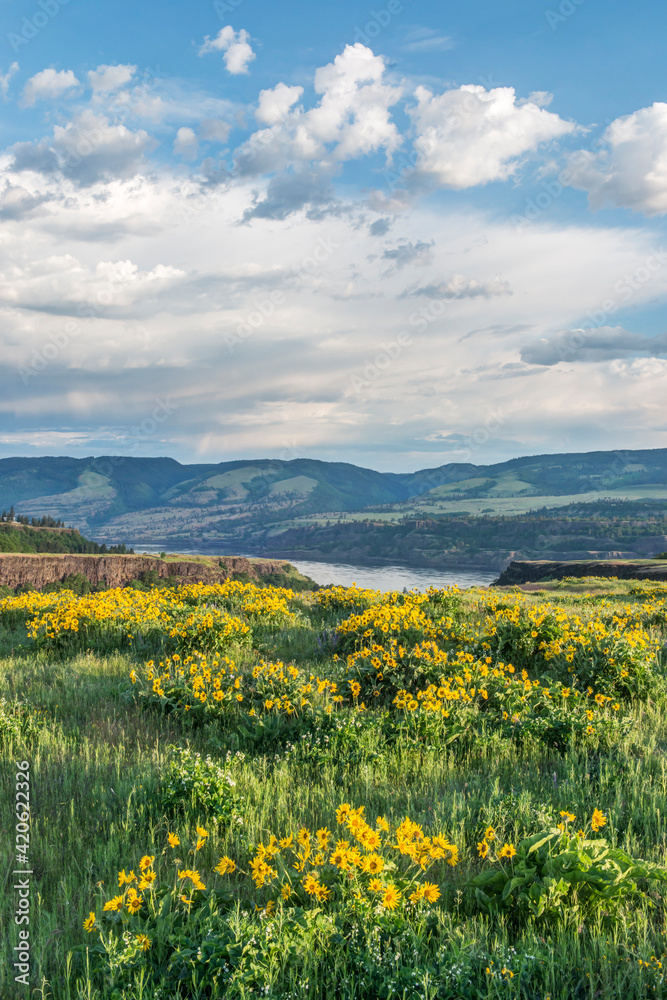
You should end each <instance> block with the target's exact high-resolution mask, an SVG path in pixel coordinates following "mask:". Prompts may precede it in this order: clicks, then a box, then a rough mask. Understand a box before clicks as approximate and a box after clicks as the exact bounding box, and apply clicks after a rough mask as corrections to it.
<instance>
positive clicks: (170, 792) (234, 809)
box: [159, 746, 243, 826]
mask: <svg viewBox="0 0 667 1000" xmlns="http://www.w3.org/2000/svg"><path fill="white" fill-rule="evenodd" d="M169 749H170V750H171V751H172V757H171V760H170V761H169V765H168V770H167V774H166V777H165V780H164V783H163V785H162V788H161V792H160V804H159V805H160V809H161V810H162V811H164V812H168V813H178V812H182V813H185V814H186V815H188V814H189V815H191V816H212V817H215V819H216V820H217V822H218V823H219V824H222V825H225V826H228V825H230V824H232V823H241V815H240V813H241V808H242V803H243V799H242V798H241V796H240V795H239V794H238V792H237V791H236V782H235V781H234V779H233V778H232V776H231V774H230V770H229V768H228V767H222V766H221V765H220V764H218V763H216V762H215V761H214V760H211V758H210V757H206V758H204V757H202V755H201V754H199V753H194V752H193V751H192V750H189V749H183V748H181V747H177V746H170V747H169Z"/></svg>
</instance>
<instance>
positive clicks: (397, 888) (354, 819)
mask: <svg viewBox="0 0 667 1000" xmlns="http://www.w3.org/2000/svg"><path fill="white" fill-rule="evenodd" d="M364 812H365V810H364V807H363V806H359V807H358V808H356V809H353V808H352V806H351V805H350V804H349V803H343V805H341V806H339V807H338V809H337V810H336V819H337V822H338V824H339V825H340V826H344V827H346V829H347V831H348V837H349V838H350V839H348V838H340V839H338V840H336V839H335V837H334V835H333V834H332V833H331V831H330V830H328V829H327V828H326V827H322V828H321V829H319V830H317V831H316V832H313V831H311V830H309V829H308V828H307V827H303V828H301V829H300V830H299V831H298V833H297V834H296V835H294V833H288V834H286V835H285V836H283V837H281V838H279V837H276V836H275V835H271V837H270V838H269V840H268V841H267V842H266V843H260V844H258V845H257V847H256V850H255V853H254V856H253V858H252V859H251V861H250V870H251V876H252V879H253V881H254V883H255V886H256V887H257V888H258V889H263V888H268V889H270V890H275V891H276V892H278V893H279V895H280V898H281V899H282V900H285V901H286V900H290V899H295V898H298V896H299V894H300V893H301V892H302V891H303V892H305V893H306V895H308V896H311V897H313V898H314V899H316V900H317V901H318V902H320V903H324V902H326V901H327V900H330V899H332V898H337V899H340V898H342V897H344V896H345V895H346V894H350V893H351V894H352V897H353V898H354V899H355V900H356V901H357V902H361V903H363V902H365V903H368V904H370V905H372V906H376V905H379V906H380V907H383V908H384V909H394V908H395V907H396V906H397V905H398V904H399V903H400V902H401V901H402V900H403V901H404V902H407V903H410V904H415V903H418V902H419V901H420V900H426V901H427V902H432V903H434V902H436V900H437V899H438V898H439V896H440V890H439V888H438V886H437V885H435V884H434V883H432V882H425V883H422V884H420V883H419V882H418V881H417V878H418V875H419V873H420V872H426V871H427V870H428V869H429V868H430V867H431V866H432V865H433V864H434V863H436V862H437V861H445V862H447V863H448V864H450V865H453V866H454V865H456V864H457V863H458V860H459V855H458V848H457V847H456V845H455V844H452V843H451V842H450V841H449V840H448V838H446V837H444V836H442V835H440V834H438V835H435V836H432V837H429V836H426V835H425V834H424V831H423V829H422V827H421V826H420V825H419V824H418V823H415V822H413V821H412V820H411V819H410V818H409V817H406V818H405V819H404V820H403V821H402V822H401V823H399V824H398V825H397V826H396V827H395V828H394V830H393V832H392V829H391V827H390V825H389V823H388V822H387V820H386V819H385V818H384V817H383V816H378V818H377V820H376V821H375V824H371V823H369V822H368V821H367V819H366V817H365V815H364ZM401 857H402V858H403V859H404V867H405V870H404V871H403V872H399V871H398V865H397V862H398V859H399V858H401ZM405 862H407V866H405ZM295 873H296V874H295ZM392 873H393V877H392V878H388V876H389V875H390V874H392ZM397 883H398V884H397Z"/></svg>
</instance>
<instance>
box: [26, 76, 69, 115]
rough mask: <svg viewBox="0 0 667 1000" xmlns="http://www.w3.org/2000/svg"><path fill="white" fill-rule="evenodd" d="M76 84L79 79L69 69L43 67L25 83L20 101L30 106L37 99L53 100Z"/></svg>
mask: <svg viewBox="0 0 667 1000" xmlns="http://www.w3.org/2000/svg"><path fill="white" fill-rule="evenodd" d="M78 86H79V81H78V80H77V78H76V77H75V75H74V73H73V72H72V70H71V69H63V70H55V69H43V70H42V71H41V73H35V75H34V76H31V77H30V79H29V80H28V82H27V83H26V85H25V87H24V88H23V97H22V99H21V103H22V104H23V106H24V107H32V105H33V104H36V103H37V101H44V100H55V99H56V98H58V97H62V95H63V94H65V93H66V92H67V91H68V90H72V89H73V88H74V87H78Z"/></svg>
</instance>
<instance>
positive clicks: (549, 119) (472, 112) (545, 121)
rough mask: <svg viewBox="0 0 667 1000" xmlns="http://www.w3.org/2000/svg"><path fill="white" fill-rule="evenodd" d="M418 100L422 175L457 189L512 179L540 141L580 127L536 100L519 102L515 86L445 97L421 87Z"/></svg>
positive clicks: (465, 89)
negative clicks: (522, 161) (527, 155)
mask: <svg viewBox="0 0 667 1000" xmlns="http://www.w3.org/2000/svg"><path fill="white" fill-rule="evenodd" d="M415 96H416V98H417V102H418V103H417V107H416V108H415V109H414V110H413V111H412V117H413V119H414V122H415V126H416V128H417V132H418V135H417V138H416V139H415V150H416V152H417V164H416V170H417V173H418V174H422V175H427V176H428V177H430V178H431V179H432V180H433V181H434V182H435V183H437V184H438V185H439V186H441V187H445V188H452V189H453V190H457V191H460V190H462V189H464V188H469V187H474V186H475V185H478V184H488V183H489V182H490V181H504V180H507V179H508V178H509V177H511V176H512V174H514V172H515V171H516V169H517V167H518V165H519V163H520V161H521V158H522V157H523V156H525V155H526V154H527V153H530V152H533V151H534V150H535V149H537V147H538V146H539V145H540V143H543V142H547V141H549V140H552V139H557V138H560V137H561V136H564V135H567V134H568V133H570V132H573V131H574V130H575V128H576V126H575V125H574V124H573V123H572V122H566V121H564V120H563V119H562V118H559V116H558V115H556V114H553V113H552V112H550V111H545V110H544V108H543V107H540V106H539V105H538V103H535V102H534V101H530V100H528V101H520V102H518V101H517V100H516V93H515V91H514V88H513V87H494V88H493V89H492V90H486V89H485V88H484V87H483V86H481V85H477V84H466V85H464V86H462V87H460V88H459V89H458V90H448V91H446V92H445V93H444V94H441V95H440V96H439V97H436V96H434V95H433V94H432V93H431V91H430V90H428V89H427V88H426V87H418V88H417V90H416V91H415ZM539 99H540V103H543V101H544V95H542V94H540V98H539Z"/></svg>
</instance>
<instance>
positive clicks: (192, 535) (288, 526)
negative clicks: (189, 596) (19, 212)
mask: <svg viewBox="0 0 667 1000" xmlns="http://www.w3.org/2000/svg"><path fill="white" fill-rule="evenodd" d="M600 498H609V499H614V500H623V499H633V500H637V499H641V498H647V499H651V500H655V501H659V500H667V449H654V450H647V451H639V450H638V451H628V452H622V453H621V452H604V451H600V452H590V453H587V454H576V453H568V454H562V455H540V456H532V457H525V458H517V459H512V460H511V461H508V462H502V463H499V464H496V465H487V466H481V465H480V466H475V465H471V464H463V463H450V464H447V465H443V466H440V467H438V468H434V469H424V470H420V471H418V472H414V473H402V474H400V473H381V472H376V471H373V470H372V469H363V468H359V467H358V466H355V465H351V464H348V463H343V462H322V461H318V460H315V459H294V460H292V461H278V460H270V459H257V460H252V461H242V460H239V461H234V462H221V463H219V464H199V465H181V464H180V463H179V462H177V461H175V460H174V459H171V458H130V457H122V456H102V457H99V458H92V457H91V458H82V459H73V458H66V457H63V458H49V457H45V458H6V459H0V507H10V506H11V505H13V506H14V508H15V509H16V511H17V512H18V513H26V514H30V515H32V516H38V517H39V516H43V515H49V516H52V517H58V518H62V519H64V520H65V521H67V523H68V524H72V525H74V526H75V527H76V528H78V529H80V530H82V531H85V532H86V533H87V534H88V535H89V536H90V537H92V538H94V539H95V540H96V541H98V542H105V543H107V544H111V543H113V542H116V541H117V540H118V539H123V540H125V541H127V543H128V544H131V545H133V546H135V547H137V546H139V547H147V548H168V549H171V550H172V551H177V550H179V549H180V550H187V549H200V550H207V551H216V550H217V551H227V552H234V551H237V552H238V551H245V550H248V551H257V550H258V548H259V547H261V550H262V551H265V552H267V553H268V552H269V551H270V550H271V548H272V547H273V548H274V549H278V548H280V547H281V546H280V545H278V536H279V535H280V534H282V533H284V532H285V531H287V530H295V529H301V528H308V529H309V530H310V529H311V528H313V529H315V530H317V529H319V528H325V527H326V526H327V522H329V525H331V524H332V523H337V522H338V521H347V520H352V521H354V520H359V521H369V520H371V521H377V522H378V523H380V522H383V523H387V522H390V523H392V522H393V523H400V522H402V521H404V520H405V519H406V518H408V519H409V518H420V517H428V518H435V519H441V518H443V517H447V516H448V515H452V514H466V513H467V514H471V515H478V514H483V515H489V514H491V515H496V514H498V515H500V514H503V515H507V514H512V515H513V514H520V513H525V512H528V511H530V510H535V509H537V508H540V507H548V506H553V507H556V506H564V505H567V504H568V503H572V502H574V501H575V500H577V499H587V500H591V499H600ZM612 541H613V539H612Z"/></svg>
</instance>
